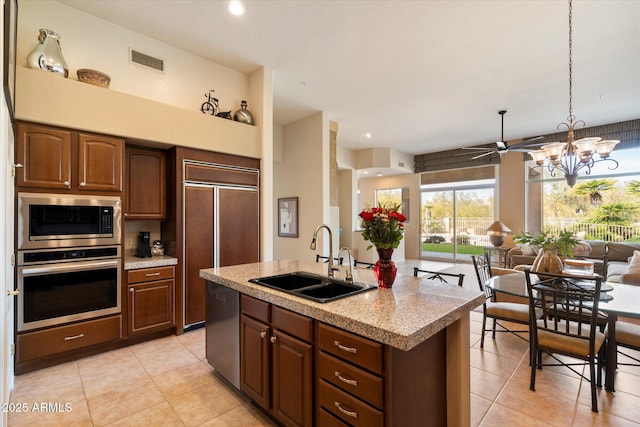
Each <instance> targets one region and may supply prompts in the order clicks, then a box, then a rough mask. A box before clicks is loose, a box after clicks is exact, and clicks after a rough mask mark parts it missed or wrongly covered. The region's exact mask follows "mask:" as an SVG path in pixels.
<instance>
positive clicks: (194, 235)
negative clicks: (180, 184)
mask: <svg viewBox="0 0 640 427" xmlns="http://www.w3.org/2000/svg"><path fill="white" fill-rule="evenodd" d="M213 195H214V191H213V188H211V187H185V188H184V324H185V325H191V324H193V323H198V322H203V321H204V320H205V306H206V304H205V297H206V289H207V285H206V282H205V280H204V279H203V278H201V277H200V269H202V268H211V267H213V249H214V235H213V225H214V221H213V215H214V213H213Z"/></svg>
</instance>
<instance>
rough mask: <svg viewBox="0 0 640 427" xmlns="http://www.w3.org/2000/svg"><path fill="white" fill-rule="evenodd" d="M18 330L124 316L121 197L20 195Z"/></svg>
mask: <svg viewBox="0 0 640 427" xmlns="http://www.w3.org/2000/svg"><path fill="white" fill-rule="evenodd" d="M17 212H18V233H17V234H18V235H17V239H18V245H17V247H18V253H17V272H16V280H17V287H18V290H19V294H18V304H17V315H18V319H17V329H18V332H23V331H29V330H32V329H37V328H43V327H50V326H55V325H60V324H63V323H68V322H74V321H78V320H84V319H91V318H95V317H100V316H106V315H110V314H117V313H120V311H121V307H120V300H121V286H120V284H121V274H122V273H121V266H122V257H121V252H120V251H121V221H122V218H121V202H120V198H119V197H112V196H85V195H66V194H40V193H18V210H17Z"/></svg>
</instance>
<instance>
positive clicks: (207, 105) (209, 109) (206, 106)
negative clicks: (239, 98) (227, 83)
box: [200, 89, 220, 116]
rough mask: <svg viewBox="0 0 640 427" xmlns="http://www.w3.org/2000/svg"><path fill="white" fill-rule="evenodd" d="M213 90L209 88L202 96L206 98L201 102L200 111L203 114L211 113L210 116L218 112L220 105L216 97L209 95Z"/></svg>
mask: <svg viewBox="0 0 640 427" xmlns="http://www.w3.org/2000/svg"><path fill="white" fill-rule="evenodd" d="M213 92H215V90H213V89H209V93H208V94H207V93H205V94H204V97H205V98H207V100H206V101H205V102H203V103H202V106H201V107H200V111H202V112H203V113H204V114H211V115H212V116H215V115H216V114H218V113H219V112H220V107H219V105H218V98H214V97H212V96H211V94H213Z"/></svg>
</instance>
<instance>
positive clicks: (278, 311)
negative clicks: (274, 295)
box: [272, 305, 313, 342]
mask: <svg viewBox="0 0 640 427" xmlns="http://www.w3.org/2000/svg"><path fill="white" fill-rule="evenodd" d="M272 308H273V310H272V318H273V322H272V324H273V326H274V327H275V328H276V329H279V330H281V331H283V332H286V333H288V334H289V335H292V336H294V337H296V338H300V339H301V340H304V341H307V342H312V341H313V320H312V319H310V318H308V317H305V316H303V315H301V314H298V313H294V312H293V311H289V310H285V309H284V308H280V307H276V306H275V305H274V306H272Z"/></svg>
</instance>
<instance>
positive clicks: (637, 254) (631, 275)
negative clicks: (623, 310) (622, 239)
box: [620, 251, 640, 285]
mask: <svg viewBox="0 0 640 427" xmlns="http://www.w3.org/2000/svg"><path fill="white" fill-rule="evenodd" d="M620 281H621V282H622V283H627V284H632V285H636V284H638V285H640V251H633V256H632V257H631V261H630V262H629V266H628V267H627V271H625V272H624V273H622V275H620Z"/></svg>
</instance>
